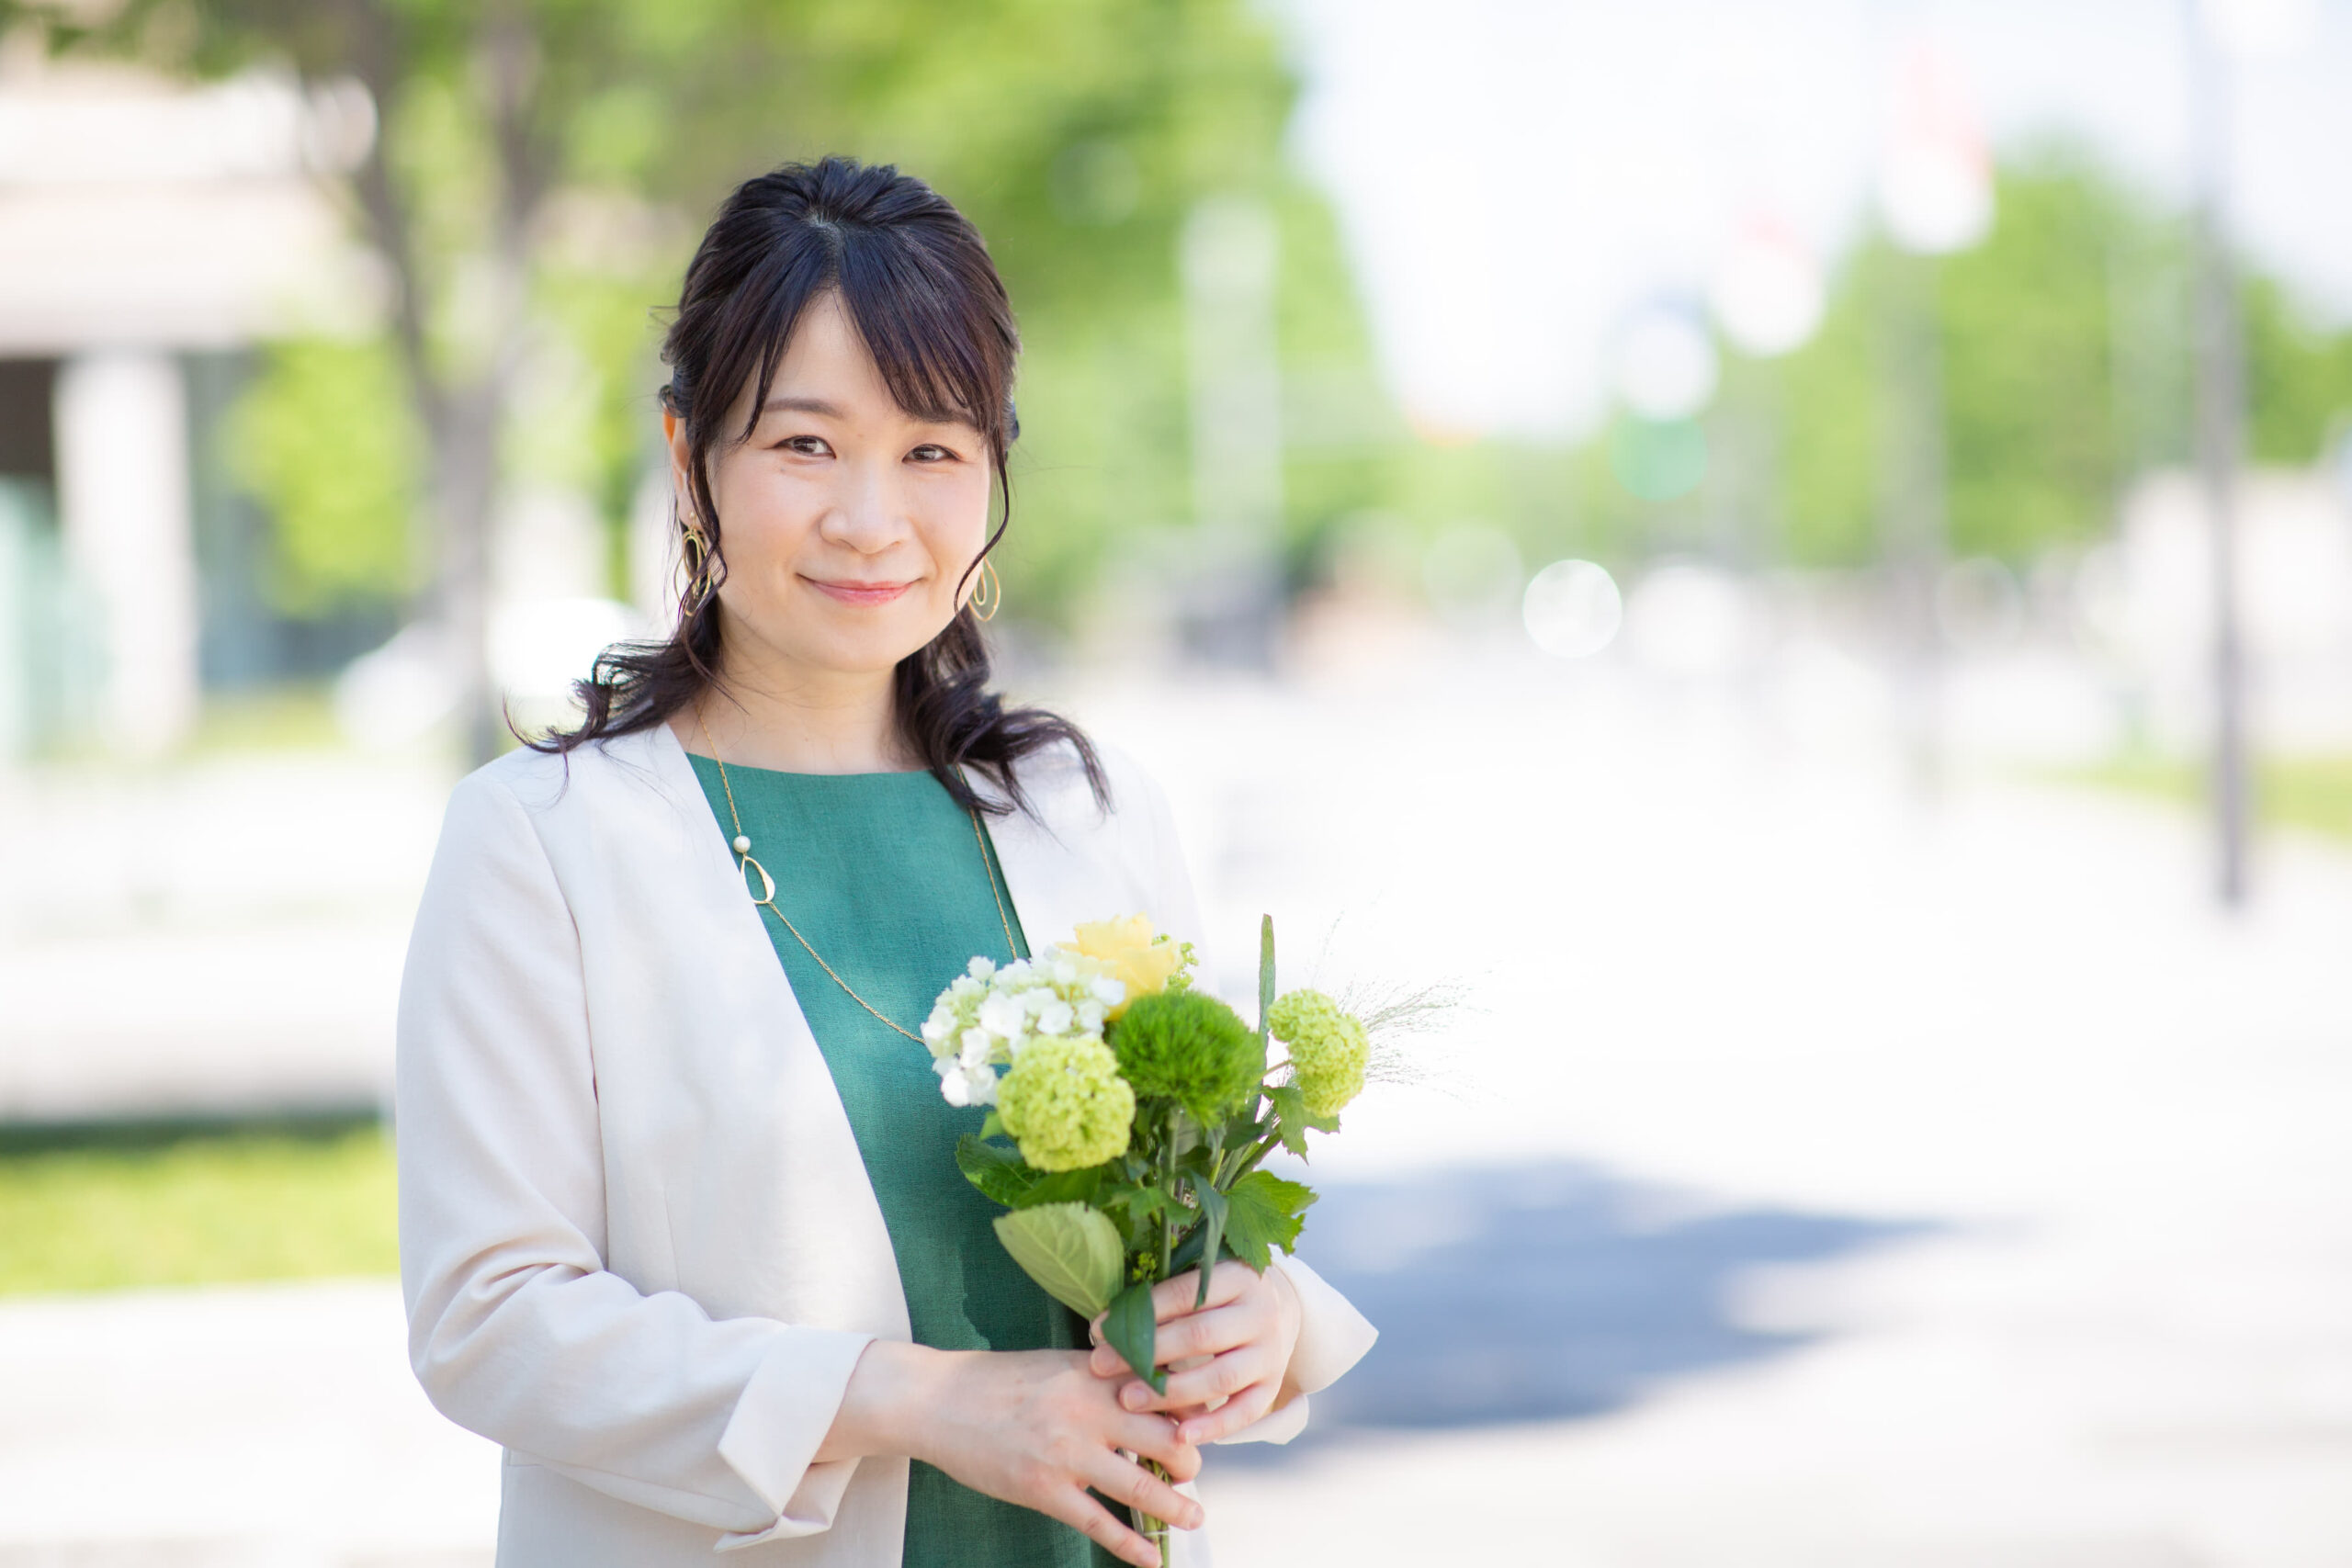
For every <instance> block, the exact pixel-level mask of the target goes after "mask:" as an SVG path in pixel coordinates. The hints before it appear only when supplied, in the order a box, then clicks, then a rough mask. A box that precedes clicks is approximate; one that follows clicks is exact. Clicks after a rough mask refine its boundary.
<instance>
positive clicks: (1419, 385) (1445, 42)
mask: <svg viewBox="0 0 2352 1568" xmlns="http://www.w3.org/2000/svg"><path fill="white" fill-rule="evenodd" d="M2233 3H2236V4H2241V5H2247V4H2252V5H2256V6H2265V5H2267V6H2279V5H2282V4H2284V5H2292V4H2293V3H2294V0H2233ZM2302 3H2303V4H2304V5H2306V6H2310V7H2311V8H2312V10H2313V13H2314V14H2313V16H2312V19H2311V21H2310V23H2309V25H2308V26H2307V27H2306V28H2305V29H2304V36H2303V38H2302V39H2301V41H2300V42H2299V43H2297V44H2295V45H2294V46H2293V47H2292V48H2290V49H2289V50H2287V51H2282V52H2272V53H2269V54H2267V55H2263V56H2259V57H2255V58H2252V59H2248V60H2244V61H2241V62H2239V63H2238V64H2237V65H2236V66H2235V70H2236V73H2237V76H2236V96H2237V119H2236V126H2235V136H2236V141H2237V144H2236V152H2235V157H2234V159H2233V181H2234V191H2233V198H2234V200H2235V202H2236V205H2237V211H2238V221H2239V224H2240V229H2241V234H2242V238H2243V239H2244V241H2245V244H2246V245H2247V247H2248V248H2249V250H2250V251H2251V252H2252V253H2254V254H2256V256H2257V257H2258V258H2259V259H2260V260H2261V261H2262V262H2263V263H2264V264H2266V265H2271V266H2274V267H2276V268H2278V269H2279V270H2281V271H2283V272H2285V273H2286V274H2287V275H2288V276H2290V278H2292V279H2293V280H2294V281H2295V282H2296V283H2297V284H2298V285H2299V286H2300V287H2301V288H2302V290H2303V291H2304V292H2305V293H2306V294H2307V295H2309V296H2310V297H2312V299H2313V300H2314V301H2315V302H2317V303H2320V304H2323V305H2324V307H2326V308H2327V309H2328V310H2331V311H2334V312H2336V313H2338V314H2345V315H2352V175H2347V173H2346V170H2347V167H2352V0H2302ZM1272 4H1273V6H1274V8H1275V10H1276V12H1277V14H1278V15H1280V16H1281V17H1283V22H1284V26H1285V28H1286V29H1287V31H1288V33H1289V35H1290V37H1291V38H1292V39H1293V47H1294V52H1295V59H1296V62H1297V63H1298V66H1299V68H1300V69H1301V71H1302V73H1303V74H1304V76H1305V78H1306V85H1307V90H1306V96H1305V98H1304V100H1303V102H1302V104H1301V106H1300V111H1299V116H1298V118H1297V121H1296V122H1295V126H1294V128H1293V134H1294V138H1295V147H1296V151H1297V152H1298V154H1299V157H1300V160H1301V162H1302V163H1303V164H1305V165H1306V168H1307V169H1308V171H1309V172H1310V174H1311V175H1313V176H1314V177H1316V178H1317V180H1318V181H1319V182H1320V183H1321V184H1322V186H1324V188H1325V189H1326V190H1328V191H1329V193H1330V195H1331V196H1332V197H1333V198H1334V200H1335V201H1336V202H1337V204H1338V208H1339V211H1340V221H1341V223H1342V225H1343V227H1344V229H1345V231H1346V232H1347V235H1348V238H1349V243H1350V245H1351V251H1352V254H1353V256H1354V259H1355V261H1356V264H1357V274H1358V277H1359V279H1360V281H1361V284H1362V287H1363V289H1364V292H1365V296H1366V299H1367V303H1368V305H1369V306H1370V309H1371V311H1372V315H1373V320H1374V330H1375V332H1376V333H1377V334H1378V337H1379V341H1380V344H1381V350H1382V354H1383V357H1384V361H1385V367H1386V370H1387V374H1388V376H1389V378H1390V381H1391V383H1392V385H1393V386H1394V387H1395V389H1396V390H1397V393H1398V394H1399V395H1400V397H1401V398H1402V399H1403V400H1404V401H1405V404H1406V406H1407V407H1408V409H1409V410H1411V411H1412V412H1413V413H1414V414H1415V416H1416V418H1417V419H1419V420H1420V421H1422V422H1423V423H1426V424H1429V425H1431V426H1435V427H1439V428H1446V429H1457V430H1476V431H1510V432H1519V433H1525V434H1539V435H1541V434H1560V433H1563V432H1566V431H1572V430H1575V429H1577V428H1578V427H1580V426H1582V425H1584V424H1586V423H1589V422H1590V421H1591V420H1592V419H1593V418H1594V417H1595V416H1596V415H1597V414H1598V413H1599V412H1600V409H1601V406H1602V400H1603V398H1604V395H1605V394H1604V391H1603V378H1604V368H1603V367H1604V351H1605V345H1606V344H1607V342H1608V338H1609V334H1610V333H1611V330H1612V328H1613V326H1614V324H1615V323H1616V321H1618V320H1619V319H1620V318H1621V317H1622V315H1623V312H1624V310H1626V309H1627V308H1628V307H1629V306H1631V305H1633V304H1636V303H1638V302H1640V301H1642V300H1643V299H1648V298H1653V297H1657V296H1659V295H1662V294H1674V293H1677V292H1679V293H1682V294H1684V295H1689V294H1691V293H1693V292H1695V291H1696V290H1697V289H1698V288H1700V287H1702V285H1703V282H1704V279H1705V277H1706V276H1707V274H1708V272H1709V270H1710V266H1711V264H1712V261H1713V256H1714V254H1715V253H1716V250H1717V247H1718V246H1719V244H1720V243H1721V240H1722V237H1723V235H1724V232H1725V231H1726V229H1727V228H1728V226H1729V224H1730V222H1731V220H1733V219H1734V218H1735V217H1736V215H1738V214H1740V213H1742V212H1744V211H1749V210H1753V209H1758V208H1759V207H1760V208H1764V209H1770V210H1772V211H1774V212H1776V213H1777V214H1778V215H1779V216H1780V217H1781V218H1782V219H1783V220H1786V221H1787V222H1789V223H1791V224H1792V225H1793V226H1794V227H1795V228H1796V229H1797V230H1798V231H1800V232H1801V233H1803V234H1804V235H1805V236H1806V237H1807V239H1809V240H1810V241H1811V242H1812V243H1814V244H1815V246H1816V247H1817V248H1818V250H1819V251H1820V253H1821V254H1823V256H1824V257H1825V259H1829V260H1834V258H1835V256H1836V255H1837V254H1838V250H1839V249H1840V248H1841V245H1842V243H1843V242H1844V240H1845V238H1846V237H1847V236H1849V235H1850V234H1851V233H1852V231H1853V229H1854V226H1855V224H1856V221H1857V220H1858V218H1859V217H1860V211H1861V208H1862V204H1863V203H1864V201H1865V200H1866V199H1868V197H1869V190H1870V181H1871V174H1872V170H1873V167H1874V157H1875V150H1876V147H1877V145H1878V142H1879V140H1880V134H1881V127H1882V126H1883V123H1884V121H1885V119H1886V116H1887V108H1888V102H1889V97H1890V92H1889V88H1888V85H1887V84H1888V82H1889V79H1890V76H1891V65H1892V62H1894V59H1895V58H1896V57H1897V56H1898V54H1900V53H1901V52H1902V51H1904V50H1905V48H1907V47H1908V45H1909V44H1910V42H1911V41H1912V40H1914V39H1917V38H1918V37H1920V36H1921V35H1922V34H1923V33H1924V34H1925V35H1927V36H1928V37H1931V38H1932V39H1934V40H1935V41H1936V43H1937V44H1938V45H1939V47H1940V48H1941V49H1942V50H1944V51H1946V52H1947V54H1948V56H1949V57H1950V59H1951V62H1953V63H1954V64H1955V65H1956V66H1957V68H1958V72H1959V75H1960V79H1961V82H1962V86H1963V88H1964V90H1965V92H1966V94H1967V96H1968V98H1969V100H1970V102H1971V103H1972V105H1973V107H1974V109H1975V111H1976V114H1977V116H1978V118H1979V119H1980V120H1981V122H1982V124H1983V126H1984V129H1985V132H1986V134H1987V135H1988V137H1989V138H1990V140H1991V141H1993V143H1994V145H1995V146H1996V148H1997V147H2000V146H2004V145H2007V144H2011V143H2014V142H2016V141H2019V140H2021V139H2026V138H2030V137H2032V136H2035V135H2037V134H2047V133H2049V132H2052V131H2064V132H2070V133H2073V134H2074V135H2075V136H2076V137H2077V138H2079V139H2082V140H2086V141H2090V142H2091V143H2093V144H2094V145H2096V146H2098V148H2100V149H2102V150H2103V151H2104V152H2107V153H2108V154H2109V156H2110V157H2111V159H2112V160H2113V161H2114V162H2115V163H2116V164H2119V165H2120V166H2121V167H2122V168H2123V169H2125V170H2126V171H2128V172H2129V173H2131V175H2134V176H2136V177H2138V178H2140V179H2141V180H2143V182H2144V183H2146V184H2148V185H2149V186H2153V187H2154V188H2157V189H2160V190H2163V191H2165V192H2167V193H2170V194H2174V195H2178V194H2180V193H2182V192H2184V191H2185V190H2186V188H2187V185H2188V178H2189V164H2188V97H2187V77H2186V73H2185V65H2184V56H2183V50H2182V33H2183V16H2184V11H2183V7H2182V5H2181V4H2180V0H1953V3H1945V4H1937V3H1934V0H1442V3H1441V0H1272ZM1996 221H1997V217H1996Z"/></svg>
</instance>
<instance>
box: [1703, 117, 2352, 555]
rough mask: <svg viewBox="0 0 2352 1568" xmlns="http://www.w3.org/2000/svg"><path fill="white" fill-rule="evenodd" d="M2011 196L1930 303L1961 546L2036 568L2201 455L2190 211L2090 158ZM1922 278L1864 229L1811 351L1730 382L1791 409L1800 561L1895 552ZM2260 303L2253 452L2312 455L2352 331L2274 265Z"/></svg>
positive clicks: (1782, 505)
mask: <svg viewBox="0 0 2352 1568" xmlns="http://www.w3.org/2000/svg"><path fill="white" fill-rule="evenodd" d="M1998 197H1999V198H1998V204H1997V209H1996V210H1997V217H1996V222H1995V225H1994V229H1993V231H1992V233H1991V234H1990V235H1989V236H1987V237H1986V239H1985V242H1984V243H1982V244H1980V245H1978V246H1977V247H1975V248H1974V249H1973V250H1970V251H1967V252H1963V253H1962V254H1958V255H1954V256H1951V257H1949V258H1946V259H1945V260H1943V261H1941V262H1940V263H1937V264H1934V268H1933V286H1932V287H1933V293H1932V302H1931V309H1932V310H1933V311H1934V313H1935V320H1936V326H1937V329H1938V332H1939V339H1940V352H1941V359H1942V367H1941V368H1942V376H1941V386H1942V394H1943V402H1944V435H1945V457H1946V470H1947V474H1948V483H1949V490H1948V493H1947V503H1948V507H1949V528H1950V540H1951V548H1952V549H1953V550H1954V551H1955V552H1957V553H1959V554H1963V555H1989V556H1994V557H1997V558H2004V559H2007V560H2011V561H2020V560H2023V559H2024V558H2027V557H2030V556H2031V555H2033V554H2034V553H2036V552H2038V551H2040V550H2042V549H2044V548H2047V547H2052V546H2055V545H2065V544H2078V543H2083V542H2086V541H2088V540H2091V539H2094V538H2097V537H2098V536H2101V535H2102V534H2104V533H2105V532H2106V531H2107V529H2108V528H2109V526H2110V525H2111V523H2112V519H2113V515H2114V511H2115V506H2116V502H2117V501H2118V499H2119V497H2120V494H2121V493H2122V491H2124V489H2125V488H2127V487H2128V486H2129V485H2130V483H2131V481H2132V480H2133V479H2135V478H2136V477H2138V475H2139V474H2141V473H2142V472H2143V471H2145V470H2146V469H2147V468H2150V467H2153V466H2154V465H2157V464H2161V463H2178V462H2185V461H2187V460H2188V445H2189V443H2188V424H2189V402H2188V398H2189V380H2188V354H2189V337H2188V292H2187V286H2188V255H2187V244H2188V242H2187V236H2186V232H2185V229H2184V226H2183V222H2182V220H2181V219H2180V218H2179V216H2178V215H2177V214H2175V213H2173V212H2169V211H2167V210H2165V209H2163V208H2162V207H2160V206H2159V205H2157V204H2156V203H2155V202H2154V201H2152V200H2150V199H2149V198H2147V197H2144V196H2143V195H2142V194H2140V193H2138V192H2136V191H2135V190H2133V189H2132V188H2131V186H2128V185H2127V184H2126V183H2125V182H2123V181H2122V180H2120V178H2118V177H2117V176H2116V175H2113V174H2112V173H2111V172H2109V171H2108V170H2106V169H2105V168H2104V167H2102V166H2101V165H2100V164H2098V163H2097V162H2096V161H2095V160H2093V159H2092V158H2090V157H2088V156H2087V155H2086V154H2084V153H2082V152H2076V151H2073V150H2068V149H2042V150H2038V151H2031V152H2025V153H2022V154H2020V155H2018V156H2017V157H2015V158H2013V159H2011V160H2009V161H2007V162H2006V163H2005V164H2003V165H2002V167H2001V170H2000V173H1999V187H1998ZM1903 265H1914V266H1916V265H1920V264H1918V263H1917V261H1916V260H1914V259H1912V258H1905V257H1902V256H1899V255H1897V254H1894V252H1893V251H1892V250H1891V249H1890V247H1889V246H1888V244H1887V243H1886V242H1885V240H1884V239H1883V237H1881V236H1877V235H1872V236H1870V237H1868V238H1866V239H1865V240H1864V241H1863V243H1861V244H1860V245H1859V246H1857V248H1856V249H1855V251H1854V252H1853V253H1852V254H1850V255H1849V257H1848V258H1847V260H1846V262H1845V264H1844V265H1843V266H1842V267H1841V268H1840V269H1839V271H1838V276H1837V279H1836V281H1835V284H1834V287H1833V289H1832V292H1831V297H1830V301H1829V306H1828V310H1827V311H1826V316H1825V318H1824V321H1823V323H1822V327H1821V330H1820V332H1819V333H1817V334H1816V335H1815V337H1814V339H1813V340H1812V341H1811V342H1810V343H1808V344H1806V345H1805V346H1804V348H1802V349H1800V350H1798V351H1797V352H1796V353H1794V354H1792V355H1789V356H1788V357H1787V358H1786V359H1784V360H1781V361H1776V362H1769V363H1762V364H1758V363H1755V362H1746V363H1741V362H1737V361H1735V362H1734V364H1733V365H1732V367H1731V369H1730V374H1729V375H1728V376H1727V377H1726V383H1725V384H1726V398H1725V402H1726V404H1736V402H1737V401H1738V400H1741V399H1747V400H1750V401H1760V402H1762V403H1764V404H1765V405H1767V406H1769V407H1770V410H1771V411H1772V417H1773V422H1774V425H1775V428H1776V431H1777V437H1778V441H1779V450H1780V459H1779V465H1778V467H1779V475H1780V478H1779V485H1778V490H1779V494H1778V496H1777V498H1776V503H1775V507H1774V510H1775V512H1776V513H1777V514H1778V517H1779V519H1780V525H1779V529H1778V532H1779V535H1780V538H1781V546H1782V549H1783V551H1784V552H1785V554H1786V555H1787V556H1788V557H1789V558H1791V559H1792V560H1794V561H1797V562H1799V563H1802V564H1809V565H1822V566H1855V565H1860V564H1862V563H1864V562H1866V561H1869V560H1871V559H1872V558H1875V557H1876V555H1877V553H1878V549H1879V545H1880V534H1881V528H1880V520H1879V519H1880V513H1881V512H1882V510H1883V505H1884V501H1883V497H1884V494H1885V489H1884V483H1883V478H1882V464H1883V461H1884V457H1885V452H1886V433H1885V430H1884V427H1883V417H1884V411H1883V399H1884V397H1885V395H1886V393H1885V388H1886V384H1887V382H1886V374H1887V373H1886V362H1887V357H1888V353H1887V347H1886V344H1887V337H1888V333H1889V330H1890V328H1889V322H1888V320H1887V317H1888V312H1889V310H1890V305H1889V291H1890V289H1891V288H1893V287H1894V278H1893V276H1892V271H1891V269H1893V268H1894V267H1897V266H1903ZM2245 332H2246V354H2247V401H2248V407H2247V423H2248V434H2249V450H2250V452H2251V453H2252V455H2253V456H2254V457H2256V459H2257V460H2260V461H2266V462H2279V463H2307V462H2310V461H2311V460H2312V458H2313V457H2316V456H2317V455H2318V453H2319V449H2320V446H2321V444H2322V441H2323V439H2324V437H2325V435H2326V434H2327V433H2328V432H2329V430H2330V429H2331V428H2333V427H2334V426H2335V425H2336V424H2338V423H2341V422H2342V421H2343V420H2344V419H2345V418H2346V416H2347V415H2352V331H2347V330H2343V329H2335V330H2329V329H2326V328H2324V327H2322V326H2320V325H2318V324H2317V323H2316V321H2314V319H2313V318H2312V316H2311V315H2310V314H2308V313H2307V312H2306V311H2304V310H2302V309H2301V307H2300V306H2298V304H2297V303H2296V302H2295V301H2294V300H2293V299H2292V297H2291V295H2290V292H2289V291H2288V289H2287V288H2285V287H2284V286H2283V285H2282V284H2280V283H2279V282H2278V280H2277V279H2275V278H2274V277H2272V276H2268V275H2267V274H2265V273H2263V272H2262V271H2260V270H2259V269H2258V268H2249V269H2248V276H2247V281H2246V284H2245Z"/></svg>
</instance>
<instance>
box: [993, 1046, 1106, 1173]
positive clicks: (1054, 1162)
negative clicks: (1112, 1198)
mask: <svg viewBox="0 0 2352 1568" xmlns="http://www.w3.org/2000/svg"><path fill="white" fill-rule="evenodd" d="M996 1111H997V1116H998V1117H999V1119H1000V1120H1001V1121H1002V1122H1004V1130H1005V1131H1006V1132H1008V1133H1010V1134H1012V1137H1013V1141H1014V1142H1015V1143H1018V1144H1019V1145H1021V1157H1022V1158H1023V1159H1024V1160H1026V1161H1028V1162H1029V1164H1030V1165H1032V1166H1033V1167H1035V1168H1037V1169H1039V1170H1083V1169H1085V1168H1087V1167H1088V1166H1091V1165H1101V1164H1102V1163H1103V1161H1105V1160H1112V1159H1116V1158H1118V1157H1119V1156H1121V1155H1123V1154H1125V1153H1126V1152H1127V1135H1128V1133H1129V1131H1130V1129H1131V1128H1132V1127H1133V1125H1134V1122H1135V1116H1136V1095H1135V1090H1134V1089H1129V1088H1128V1087H1127V1081H1126V1080H1125V1078H1123V1077H1120V1076H1119V1059H1118V1058H1117V1057H1116V1056H1114V1055H1112V1054H1111V1048H1110V1047H1109V1046H1107V1045H1105V1044H1103V1042H1102V1041H1100V1040H1097V1039H1095V1038H1094V1037H1093V1036H1091V1035H1080V1036H1078V1037H1076V1038H1074V1039H1062V1038H1056V1037H1053V1036H1046V1037H1044V1038H1040V1039H1038V1040H1035V1041H1033V1042H1032V1043H1030V1044H1029V1046H1028V1047H1027V1048H1026V1049H1024V1050H1023V1052H1022V1053H1021V1057H1020V1059H1019V1060H1018V1061H1016V1062H1014V1063H1013V1064H1012V1071H1011V1072H1009V1073H1007V1074H1005V1075H1004V1081H1003V1082H1002V1083H1001V1084H999V1085H998V1086H997V1090H996Z"/></svg>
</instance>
